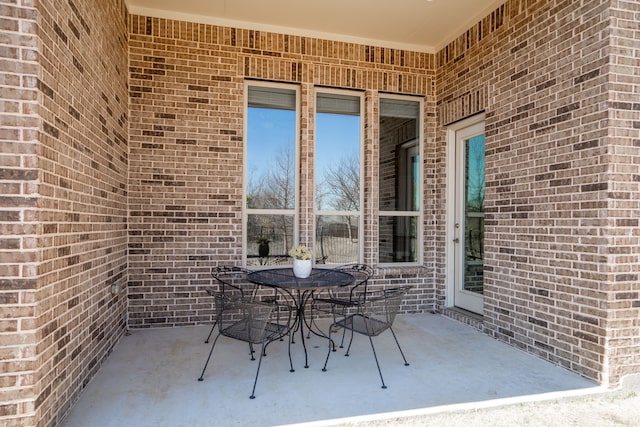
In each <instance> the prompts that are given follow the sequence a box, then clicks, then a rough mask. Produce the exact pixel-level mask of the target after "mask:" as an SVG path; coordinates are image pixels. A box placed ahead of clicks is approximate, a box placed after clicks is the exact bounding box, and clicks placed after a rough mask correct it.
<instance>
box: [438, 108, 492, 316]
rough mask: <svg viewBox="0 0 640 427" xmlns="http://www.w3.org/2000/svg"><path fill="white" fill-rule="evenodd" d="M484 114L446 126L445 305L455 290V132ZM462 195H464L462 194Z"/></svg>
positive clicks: (450, 304) (452, 300)
mask: <svg viewBox="0 0 640 427" xmlns="http://www.w3.org/2000/svg"><path fill="white" fill-rule="evenodd" d="M484 121H485V115H484V113H482V114H477V115H475V116H472V117H469V118H466V119H464V120H461V121H459V122H456V123H453V124H452V125H450V126H448V127H447V128H446V130H447V161H446V165H447V215H446V239H447V240H446V249H445V256H446V279H445V285H446V291H445V307H453V306H454V305H455V290H456V288H455V287H456V266H455V250H456V248H455V243H454V239H455V237H456V235H455V223H456V219H457V218H456V202H459V201H457V200H456V197H459V196H460V195H459V194H456V176H455V173H456V164H457V159H456V140H457V133H458V132H459V131H460V130H463V129H465V128H468V127H470V126H473V125H477V124H480V123H482V124H484ZM463 196H464V195H463Z"/></svg>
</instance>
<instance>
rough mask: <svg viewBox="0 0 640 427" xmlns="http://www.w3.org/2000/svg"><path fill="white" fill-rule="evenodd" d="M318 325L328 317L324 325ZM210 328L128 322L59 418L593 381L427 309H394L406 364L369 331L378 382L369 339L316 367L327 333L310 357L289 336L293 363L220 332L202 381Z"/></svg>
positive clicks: (464, 403)
mask: <svg viewBox="0 0 640 427" xmlns="http://www.w3.org/2000/svg"><path fill="white" fill-rule="evenodd" d="M325 329H326V328H325ZM208 330H209V327H207V326H197V327H184V328H159V329H151V330H133V331H132V332H131V335H129V336H125V337H124V338H123V339H122V341H121V342H120V343H119V344H118V345H117V346H116V348H115V349H114V351H113V353H112V354H111V355H110V356H109V358H108V360H107V361H106V362H105V364H104V366H103V367H102V368H101V370H100V371H99V372H98V374H97V375H96V377H95V378H94V379H93V380H92V381H91V383H90V384H89V385H88V386H87V388H86V389H85V391H84V392H83V394H82V395H81V397H80V400H79V401H78V402H77V403H76V404H75V406H74V407H73V408H72V410H71V412H70V414H69V415H68V417H67V418H66V419H65V421H64V422H63V426H64V427H87V426H91V427H112V426H113V427H116V426H117V427H125V426H127V427H128V426H136V427H143V426H153V427H161V426H166V427H178V426H185V427H186V426H189V427H196V426H249V425H251V426H282V425H290V424H305V425H309V426H311V425H335V424H341V423H342V424H344V423H353V424H357V423H364V424H366V422H367V420H369V421H371V422H373V420H376V419H378V420H379V419H384V418H391V417H398V416H404V415H420V414H426V413H435V412H441V411H447V410H454V409H464V408H467V409H468V408H482V407H489V406H493V405H499V404H504V403H513V402H527V401H536V400H541V399H552V398H558V397H562V396H574V395H583V394H589V393H596V392H601V391H602V388H601V387H599V386H597V385H596V384H594V383H592V382H591V381H588V380H586V379H584V378H581V377H579V376H577V375H575V374H572V373H570V372H568V371H566V370H564V369H562V368H560V367H557V366H554V365H552V364H549V363H548V362H545V361H543V360H541V359H538V358H536V357H535V356H532V355H529V354H526V353H524V352H522V351H520V350H518V349H515V348H513V347H510V346H508V345H506V344H503V343H500V342H498V341H495V340H493V339H492V338H490V337H488V336H486V335H484V334H482V333H480V332H478V331H476V330H475V329H473V328H471V327H469V326H466V325H464V324H462V323H459V322H457V321H455V320H452V319H450V318H447V317H444V316H441V315H437V314H422V315H407V316H398V318H397V319H396V323H395V327H394V330H395V331H396V334H397V336H398V340H399V341H400V344H401V345H402V348H403V350H404V352H405V355H406V357H407V359H408V361H409V363H410V366H404V364H403V362H402V358H401V356H400V354H399V352H398V350H397V347H396V346H395V343H394V341H393V337H392V336H391V334H390V333H389V332H388V331H387V332H385V333H383V334H382V335H380V336H379V337H374V344H375V345H376V351H377V352H378V358H379V360H380V363H381V368H382V373H383V375H384V378H385V382H386V383H387V386H388V389H386V390H383V389H381V387H380V386H381V383H380V378H379V376H378V373H377V370H376V366H375V361H374V359H373V354H372V352H371V347H370V345H369V342H368V340H367V338H366V337H363V336H356V338H355V340H354V344H353V347H352V349H351V356H350V357H344V356H343V354H344V350H342V349H338V352H335V353H332V355H331V358H330V360H329V365H328V368H327V372H322V371H321V368H322V365H323V363H324V357H325V356H326V348H327V347H326V340H324V339H322V338H319V337H312V338H311V339H310V340H308V341H307V348H308V350H309V365H310V366H309V368H308V369H305V368H304V367H303V364H304V354H303V352H302V347H301V345H300V342H299V337H298V336H296V338H297V339H296V344H294V345H292V357H293V359H294V360H293V363H294V368H295V372H293V373H292V372H289V363H288V359H287V353H286V352H287V345H286V342H275V343H273V344H272V345H271V346H270V347H269V348H268V356H267V357H266V358H264V359H263V362H262V367H261V371H260V377H259V379H258V385H257V389H256V398H255V399H253V400H251V399H249V395H250V394H251V387H252V385H253V378H254V375H255V367H256V362H252V361H250V360H249V357H248V351H247V346H246V344H244V343H241V342H237V341H235V340H231V339H228V338H225V337H221V338H220V340H219V341H218V344H217V345H216V350H215V351H214V355H213V359H212V362H211V363H210V365H209V368H208V369H207V372H206V374H205V380H204V381H203V382H198V381H196V379H197V378H198V376H199V375H200V371H201V369H202V366H203V364H204V361H205V359H206V356H207V353H208V351H209V348H210V347H209V345H207V344H204V343H203V340H204V337H205V336H206V334H207V332H208Z"/></svg>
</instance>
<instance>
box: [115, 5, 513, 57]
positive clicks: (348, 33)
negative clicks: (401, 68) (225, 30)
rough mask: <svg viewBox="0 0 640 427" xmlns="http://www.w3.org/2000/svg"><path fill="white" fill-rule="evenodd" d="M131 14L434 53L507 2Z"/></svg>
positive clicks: (162, 8)
mask: <svg viewBox="0 0 640 427" xmlns="http://www.w3.org/2000/svg"><path fill="white" fill-rule="evenodd" d="M125 1H126V3H127V6H128V9H129V12H130V13H131V14H134V15H142V16H149V17H154V18H165V19H174V20H178V21H188V22H197V23H203V24H212V25H218V26H225V27H233V28H241V29H251V30H257V31H266V32H274V33H281V34H291V35H296V36H304V37H313V38H319V39H326V40H338V41H344V42H349V43H357V44H366V45H372V46H379V47H387V48H394V49H404V50H410V51H417V52H427V53H435V52H437V51H438V50H440V49H441V48H443V47H444V46H446V45H447V44H448V43H450V42H451V41H452V40H454V39H455V38H456V37H458V36H459V35H461V34H462V33H463V32H464V31H466V30H467V29H468V28H470V27H471V26H473V25H475V24H476V23H477V22H479V21H480V20H481V19H482V18H484V17H485V16H487V15H488V14H490V13H491V12H492V11H493V10H495V9H496V8H497V7H498V6H500V5H501V4H502V3H504V2H505V1H506V0H322V1H319V0H125Z"/></svg>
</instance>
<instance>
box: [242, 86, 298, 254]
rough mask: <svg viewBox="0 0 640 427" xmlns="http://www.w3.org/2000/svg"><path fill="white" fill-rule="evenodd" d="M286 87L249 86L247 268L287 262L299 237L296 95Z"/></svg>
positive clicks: (246, 184)
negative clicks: (291, 248)
mask: <svg viewBox="0 0 640 427" xmlns="http://www.w3.org/2000/svg"><path fill="white" fill-rule="evenodd" d="M297 93H298V92H297V89H296V88H291V87H288V86H283V85H267V86H248V88H247V110H246V111H247V119H246V126H247V130H246V135H247V142H246V167H245V193H246V208H245V213H246V219H245V223H246V232H245V236H246V239H247V240H246V242H245V247H244V250H245V257H246V264H247V265H248V266H253V265H266V264H271V265H273V264H279V263H288V262H289V258H288V255H287V252H288V250H289V248H290V247H291V246H293V245H294V244H295V243H296V241H295V236H296V235H297V223H298V221H297V215H296V206H297V195H296V188H297V186H296V183H297V182H298V174H297V167H296V165H297V162H296V159H297V151H296V150H297V147H298V143H297V135H298V132H297V129H298V113H297V110H298V108H297V105H298V101H297V99H298V94H297Z"/></svg>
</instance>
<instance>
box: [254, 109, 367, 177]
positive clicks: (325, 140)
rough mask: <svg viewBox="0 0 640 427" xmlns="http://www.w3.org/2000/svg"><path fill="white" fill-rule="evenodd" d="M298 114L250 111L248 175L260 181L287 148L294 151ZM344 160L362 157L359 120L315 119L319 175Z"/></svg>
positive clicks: (321, 115) (332, 116)
mask: <svg viewBox="0 0 640 427" xmlns="http://www.w3.org/2000/svg"><path fill="white" fill-rule="evenodd" d="M295 119H296V118H295V111H292V110H277V109H270V108H249V109H248V124H247V147H248V149H247V166H248V172H249V175H254V177H255V178H259V177H260V176H262V175H263V174H264V173H266V172H267V171H268V170H269V169H270V168H271V167H272V166H273V165H274V164H275V162H276V158H277V156H278V154H279V153H281V152H282V151H283V149H284V147H287V146H289V147H291V150H292V152H295V151H293V150H294V148H295V140H296V138H295ZM345 156H356V158H359V156H360V117H359V116H350V115H346V114H328V113H319V114H318V115H317V116H316V151H315V159H316V165H317V167H316V171H317V172H318V173H319V176H318V178H319V177H321V176H322V174H323V173H324V171H325V170H326V168H327V167H330V166H331V165H336V164H338V163H339V161H340V159H341V158H343V157H345Z"/></svg>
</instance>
